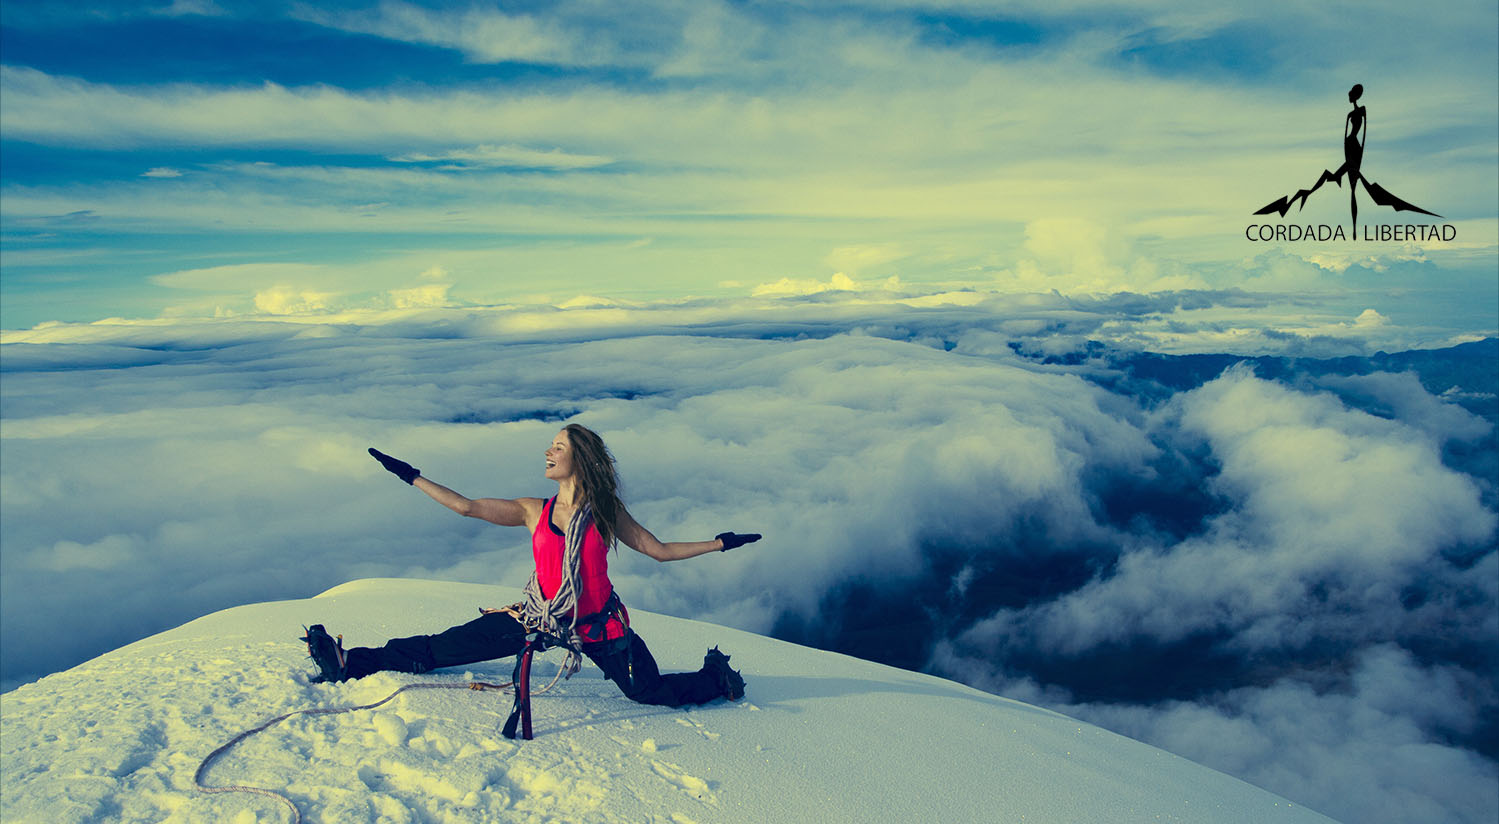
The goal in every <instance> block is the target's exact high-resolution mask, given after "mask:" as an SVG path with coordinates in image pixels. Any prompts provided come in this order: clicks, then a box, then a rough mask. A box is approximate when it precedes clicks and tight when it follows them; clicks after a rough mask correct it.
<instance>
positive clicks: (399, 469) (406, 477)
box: [370, 446, 422, 484]
mask: <svg viewBox="0 0 1499 824" xmlns="http://www.w3.org/2000/svg"><path fill="white" fill-rule="evenodd" d="M370 454H371V455H373V456H374V457H375V460H377V461H379V462H380V465H381V466H383V467H385V468H386V470H388V471H390V472H393V473H395V476H396V477H397V478H400V479H401V480H403V481H405V482H406V483H408V484H409V483H415V482H416V479H417V478H419V477H421V474H422V471H421V470H420V469H417V468H416V467H414V466H412V465H411V464H409V463H406V462H405V461H403V460H401V459H399V458H392V457H391V456H389V455H387V454H385V453H384V452H381V451H380V450H378V449H376V448H374V447H373V446H372V447H370Z"/></svg>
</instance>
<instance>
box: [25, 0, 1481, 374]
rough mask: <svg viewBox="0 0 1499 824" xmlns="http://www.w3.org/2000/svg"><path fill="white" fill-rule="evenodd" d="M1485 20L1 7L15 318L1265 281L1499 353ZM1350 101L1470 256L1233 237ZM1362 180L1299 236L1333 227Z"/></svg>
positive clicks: (821, 7) (1335, 136)
mask: <svg viewBox="0 0 1499 824" xmlns="http://www.w3.org/2000/svg"><path fill="white" fill-rule="evenodd" d="M1496 29H1499V19H1496V12H1495V10H1494V8H1493V6H1492V4H1489V3H1481V2H1479V3H1453V4H1444V5H1443V6H1442V8H1441V10H1440V11H1439V12H1416V11H1413V10H1411V9H1409V8H1407V7H1406V6H1405V5H1403V4H1396V3H1374V4H1363V3H1360V4H1346V5H1342V6H1339V5H1336V4H1333V5H1318V6H1317V7H1316V8H1313V9H1307V8H1303V7H1302V6H1301V5H1300V4H1293V3H1285V4H1275V3H1272V4H1265V5H1262V6H1260V7H1257V8H1256V9H1255V10H1253V11H1250V10H1246V9H1235V8H1228V7H1221V8H1219V7H1208V8H1203V7H1201V6H1199V5H1197V4H1172V3H1149V4H1121V3H1107V2H1079V3H1060V4H1040V3H1019V4H1006V5H1004V6H1003V7H1002V8H1001V7H997V6H995V5H993V4H985V3H965V2H952V3H927V2H919V1H916V2H896V1H894V0H892V2H878V1H877V0H871V1H870V2H862V3H857V2H856V3H838V4H821V3H797V2H785V3H713V2H708V3H671V2H659V3H656V2H653V3H627V4H610V3H594V2H563V3H546V4H534V3H533V4H526V3H520V4H418V3H408V2H401V1H400V0H392V1H391V2H382V3H367V4H317V5H315V6H314V5H311V4H299V3H255V4H234V3H215V2H207V0H205V1H204V2H176V3H171V4H166V3H157V4H150V3H116V4H68V5H66V6H62V5H58V4H48V3H26V2H7V3H5V4H4V7H3V19H0V52H3V74H0V92H3V93H0V107H3V108H0V114H3V134H0V173H3V183H0V213H3V217H4V226H3V234H0V254H3V258H4V260H3V266H4V283H3V292H4V294H3V297H4V300H3V302H0V314H3V317H0V326H3V327H4V328H6V329H12V330H14V329H23V328H27V327H30V326H34V325H36V324H38V323H42V322H47V321H66V322H90V321H97V320H100V319H103V318H126V319H157V318H161V317H215V316H216V317H224V316H247V315H256V314H259V315H267V314H273V315H297V314H308V313H328V312H339V311H351V310H358V309H365V310H369V309H385V310H389V309H392V308H399V307H402V306H404V307H407V308H410V307H411V304H412V302H413V301H414V300H416V298H415V297H412V296H415V295H418V294H421V295H425V297H424V298H422V299H421V300H423V301H425V305H427V306H449V307H483V306H494V305H505V304H516V303H521V304H553V305H557V304H562V303H565V302H566V301H569V300H573V299H576V298H577V297H578V296H580V295H586V296H593V297H602V298H609V299H615V300H627V301H636V302H641V301H645V302H649V301H663V300H665V301H673V300H682V299H686V298H701V299H720V300H733V299H737V298H742V297H747V296H750V295H753V294H756V293H757V292H758V293H759V294H765V293H766V290H767V289H771V290H772V291H774V289H775V288H777V287H776V284H780V286H779V287H778V288H779V289H780V290H781V291H783V292H786V291H790V292H798V293H807V292H814V291H819V290H824V291H827V290H834V291H845V292H849V291H858V290H868V289H873V288H876V287H878V288H883V289H887V290H888V289H898V290H900V291H902V293H904V294H915V293H931V292H943V291H950V290H953V289H971V290H978V291H982V292H990V291H993V292H1000V293H1025V292H1037V293H1049V292H1051V291H1053V290H1055V291H1057V292H1060V293H1063V294H1080V295H1097V294H1111V293H1116V292H1134V293H1162V292H1175V291H1212V290H1224V289H1230V290H1232V289H1249V290H1251V291H1265V290H1271V289H1273V290H1274V291H1277V292H1279V293H1287V294H1293V295H1302V296H1308V295H1315V296H1318V298H1319V299H1321V298H1326V299H1327V300H1328V301H1330V302H1328V303H1325V304H1322V305H1323V306H1324V308H1326V310H1327V311H1328V312H1329V313H1330V315H1331V314H1337V313H1340V316H1342V317H1343V319H1344V320H1346V321H1349V322H1351V321H1352V320H1353V319H1354V318H1356V317H1357V316H1358V315H1359V313H1360V312H1362V311H1363V310H1364V309H1371V308H1372V309H1374V310H1375V311H1376V312H1379V313H1380V314H1381V315H1382V316H1384V317H1387V318H1391V319H1392V322H1393V323H1396V324H1399V325H1404V326H1408V327H1412V328H1415V327H1419V328H1421V329H1423V330H1427V331H1429V332H1430V333H1431V335H1434V337H1430V338H1429V341H1428V342H1429V344H1430V345H1437V344H1440V343H1445V342H1449V339H1451V338H1465V337H1471V336H1473V335H1480V336H1481V335H1483V334H1488V333H1491V332H1492V331H1493V330H1494V327H1495V326H1496V325H1499V324H1496V323H1495V322H1494V316H1495V314H1496V312H1499V289H1496V288H1491V287H1492V286H1493V284H1492V283H1491V281H1492V280H1493V278H1492V277H1491V276H1492V274H1493V272H1494V268H1495V265H1496V252H1495V250H1496V245H1499V244H1496V233H1499V228H1496V226H1499V224H1496V215H1495V213H1494V203H1495V202H1496V199H1499V165H1496V147H1499V130H1496V126H1495V123H1496V120H1499V86H1496V81H1495V76H1494V71H1493V66H1494V64H1495V61H1496V59H1499V58H1496V55H1499V47H1496V35H1495V31H1496ZM1434 44H1439V45H1440V47H1439V48H1433V45H1434ZM1353 82H1361V83H1363V84H1364V85H1365V87H1366V89H1367V90H1368V91H1367V92H1366V95H1365V98H1364V100H1363V101H1362V102H1363V103H1364V104H1365V105H1366V106H1368V108H1369V111H1370V132H1369V138H1368V143H1367V147H1366V152H1367V156H1366V162H1365V172H1366V173H1367V175H1368V176H1369V177H1370V179H1372V180H1375V181H1376V182H1379V183H1381V184H1382V185H1384V186H1385V187H1386V188H1388V189H1390V190H1391V191H1393V192H1395V193H1396V194H1397V195H1399V196H1401V197H1403V198H1405V199H1407V200H1410V201H1412V202H1415V203H1417V204H1418V205H1423V206H1424V207H1425V208H1428V209H1430V210H1431V211H1435V212H1439V213H1441V214H1442V215H1443V218H1442V219H1441V221H1443V222H1447V223H1451V224H1453V225H1455V226H1456V227H1457V231H1458V237H1457V240H1456V241H1453V242H1445V243H1444V242H1435V243H1416V244H1400V243H1383V244H1379V243H1373V244H1370V243H1350V242H1343V243H1336V242H1332V243H1320V244H1319V243H1315V242H1314V243H1281V244H1273V243H1272V244H1264V243H1252V242H1250V241H1247V240H1246V239H1245V238H1244V228H1245V226H1246V225H1247V224H1249V223H1252V222H1260V221H1263V220H1264V218H1253V217H1252V216H1251V212H1252V211H1253V209H1255V208H1257V207H1258V206H1260V205H1263V204H1264V203H1267V202H1269V201H1271V200H1273V199H1275V198H1276V197H1279V196H1281V195H1284V194H1289V193H1291V192H1292V191H1294V190H1295V189H1296V188H1299V187H1302V186H1306V185H1309V184H1310V183H1311V182H1312V181H1313V180H1315V176H1316V175H1317V174H1318V173H1319V172H1320V171H1321V170H1322V169H1323V168H1327V167H1333V168H1335V167H1336V165H1337V164H1338V163H1339V162H1340V160H1341V158H1340V156H1339V155H1340V151H1341V150H1340V130H1341V122H1342V118H1343V114H1344V113H1345V111H1346V109H1347V103H1346V97H1345V95H1346V92H1347V88H1348V87H1349V86H1350V85H1351V84H1352V83H1353ZM1343 191H1345V190H1339V189H1336V188H1332V187H1329V188H1328V189H1327V190H1326V191H1325V192H1319V193H1318V195H1317V196H1316V197H1314V198H1313V199H1312V200H1311V202H1310V203H1309V204H1308V206H1307V208H1306V210H1305V211H1304V212H1302V213H1301V214H1299V215H1295V214H1293V216H1292V219H1293V220H1295V221H1297V222H1306V223H1317V224H1321V223H1325V224H1333V225H1336V224H1346V223H1347V211H1348V210H1347V204H1346V202H1345V201H1346V197H1344V195H1343ZM1362 205H1363V210H1362V211H1361V218H1362V219H1363V220H1364V221H1365V222H1368V221H1376V222H1378V221H1384V222H1405V219H1406V218H1407V217H1409V216H1410V213H1403V214H1400V215H1398V216H1397V215H1396V213H1394V212H1391V211H1390V210H1387V209H1380V208H1378V207H1375V206H1373V204H1372V203H1370V202H1368V200H1367V196H1365V197H1364V198H1363V200H1362ZM1422 219H1423V220H1427V221H1429V222H1437V219H1428V218H1425V217H1424V216H1422ZM1275 220H1276V221H1279V220H1280V219H1279V218H1275ZM1287 256H1289V257H1291V258H1294V259H1296V260H1299V261H1301V262H1302V263H1304V264H1305V265H1304V266H1302V267H1300V269H1299V270H1298V271H1296V272H1294V273H1293V272H1291V271H1290V268H1292V267H1289V266H1288V265H1287V264H1285V263H1284V262H1283V261H1281V258H1282V257H1287ZM892 278H894V280H893V281H892V280H891V279H892ZM838 284H841V285H843V286H845V287H850V288H845V289H842V290H837V289H836V286H837V285H838ZM413 290H415V291H413ZM1393 292H1398V293H1399V298H1398V300H1397V299H1396V298H1392V297H1391V294H1392V293H1393ZM393 294H400V295H406V296H407V297H406V298H405V299H401V298H394V297H392V295H393ZM1413 296H1414V299H1413ZM1355 304H1356V305H1355ZM1453 307H1460V311H1458V312H1456V313H1454V311H1453ZM1282 320H1284V319H1283V318H1280V317H1277V318H1263V319H1261V320H1260V321H1259V322H1260V323H1262V324H1269V325H1273V324H1275V323H1279V322H1281V321H1282ZM1246 322H1247V321H1246ZM1438 333H1440V334H1438ZM1444 336H1445V337H1444Z"/></svg>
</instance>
